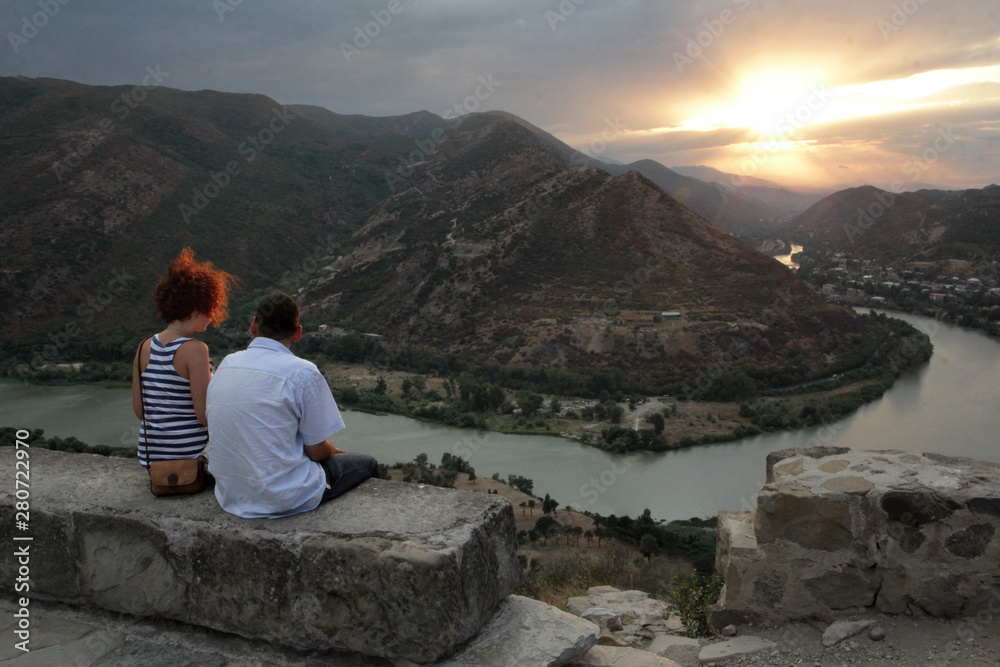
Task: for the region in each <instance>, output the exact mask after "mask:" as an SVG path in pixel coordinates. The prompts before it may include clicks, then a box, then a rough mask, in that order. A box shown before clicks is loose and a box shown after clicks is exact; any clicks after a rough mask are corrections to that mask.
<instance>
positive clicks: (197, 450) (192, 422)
mask: <svg viewBox="0 0 1000 667" xmlns="http://www.w3.org/2000/svg"><path fill="white" fill-rule="evenodd" d="M188 340H191V339H190V338H178V339H177V340H175V341H173V342H171V343H168V344H167V345H160V341H159V340H158V339H157V337H156V336H153V337H152V338H151V339H150V348H149V365H147V366H146V370H144V371H143V372H142V389H143V393H142V401H143V410H144V412H145V415H146V419H145V424H144V425H143V427H142V428H141V429H140V430H139V460H140V461H141V462H142V465H143V466H144V467H145V465H146V446H147V444H148V447H149V460H150V461H161V460H164V459H196V458H198V457H199V456H200V455H201V453H202V452H203V451H204V449H205V445H206V444H207V443H208V429H207V428H205V427H204V426H203V425H202V423H201V422H200V421H198V417H196V416H195V413H194V403H193V402H192V401H191V382H190V381H189V380H187V379H186V378H182V377H181V376H180V375H178V374H177V371H176V370H174V353H175V352H177V348H179V347H180V346H181V344H182V343H184V342H185V341H188Z"/></svg>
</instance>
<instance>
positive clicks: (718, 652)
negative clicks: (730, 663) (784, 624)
mask: <svg viewBox="0 0 1000 667" xmlns="http://www.w3.org/2000/svg"><path fill="white" fill-rule="evenodd" d="M776 647H777V644H775V643H774V642H769V641H766V640H764V639H761V638H759V637H751V636H746V637H734V638H733V639H727V640H726V641H724V642H719V643H718V644H709V645H708V646H704V647H702V649H701V651H699V653H698V660H699V661H700V662H701V664H703V665H711V664H714V663H716V662H722V661H723V660H728V659H729V658H733V657H736V656H740V655H750V654H752V653H760V652H762V651H768V650H770V649H773V648H776Z"/></svg>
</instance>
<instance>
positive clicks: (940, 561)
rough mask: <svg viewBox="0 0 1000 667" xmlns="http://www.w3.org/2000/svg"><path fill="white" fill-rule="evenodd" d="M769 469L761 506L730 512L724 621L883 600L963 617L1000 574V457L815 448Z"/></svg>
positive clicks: (889, 608)
mask: <svg viewBox="0 0 1000 667" xmlns="http://www.w3.org/2000/svg"><path fill="white" fill-rule="evenodd" d="M767 468H768V483H767V484H766V485H765V486H764V488H763V490H762V491H761V493H760V494H759V496H758V504H757V508H756V510H755V511H753V512H750V513H727V512H723V513H720V516H719V524H718V525H719V529H718V530H719V532H718V539H717V550H716V567H717V569H718V570H719V572H720V573H721V574H722V576H723V578H724V580H725V586H724V588H723V594H722V596H721V597H720V600H719V603H718V604H717V605H715V606H713V607H712V608H710V611H709V621H710V623H711V625H712V627H713V628H716V629H718V628H719V627H721V626H722V625H724V624H726V623H727V622H739V619H747V620H751V619H758V620H761V619H764V620H769V621H785V620H792V619H799V618H806V617H809V616H816V615H824V614H829V613H831V612H837V611H841V610H851V609H855V608H863V607H870V606H872V605H873V604H874V605H875V606H877V608H878V609H879V610H881V611H885V612H891V613H901V612H903V611H906V610H908V609H913V608H918V609H921V610H924V611H925V612H927V613H928V614H931V615H934V616H946V617H947V616H954V615H958V614H962V613H969V612H970V611H971V610H973V609H974V608H975V606H976V604H978V603H979V601H981V600H984V599H988V595H989V592H990V591H991V589H992V586H993V585H994V582H995V581H997V580H1000V465H998V464H993V463H986V462H982V461H974V460H972V459H965V458H954V457H947V456H940V455H933V454H925V455H923V456H920V455H916V454H910V453H904V452H895V451H881V452H866V451H857V450H849V449H845V448H814V449H812V450H786V451H783V452H776V453H774V454H771V455H768V461H767Z"/></svg>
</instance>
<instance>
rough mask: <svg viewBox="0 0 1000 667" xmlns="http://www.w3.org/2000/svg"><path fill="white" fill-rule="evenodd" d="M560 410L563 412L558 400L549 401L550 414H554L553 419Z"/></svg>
mask: <svg viewBox="0 0 1000 667" xmlns="http://www.w3.org/2000/svg"><path fill="white" fill-rule="evenodd" d="M560 410H562V403H560V402H559V399H558V398H553V399H552V400H550V401H549V412H550V413H552V416H553V417H554V416H556V415H558V414H559V411H560Z"/></svg>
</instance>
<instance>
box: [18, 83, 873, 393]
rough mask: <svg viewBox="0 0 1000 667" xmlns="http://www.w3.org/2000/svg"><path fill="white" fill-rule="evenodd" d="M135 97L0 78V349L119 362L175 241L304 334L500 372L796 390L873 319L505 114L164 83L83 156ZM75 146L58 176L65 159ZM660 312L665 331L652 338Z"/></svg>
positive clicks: (144, 320)
mask: <svg viewBox="0 0 1000 667" xmlns="http://www.w3.org/2000/svg"><path fill="white" fill-rule="evenodd" d="M128 92H129V88H127V87H89V86H81V85H79V84H74V83H70V82H62V81H54V80H34V79H9V78H8V79H0V146H2V147H3V149H4V150H3V151H0V156H2V157H0V166H2V167H3V169H2V170H0V202H2V204H0V206H2V209H0V239H2V240H3V242H4V245H5V248H6V249H9V251H8V252H5V253H4V255H3V258H2V259H0V272H2V273H0V311H2V312H3V313H4V314H5V316H6V318H5V320H4V326H3V335H2V338H3V340H4V341H5V344H6V345H7V346H8V349H17V348H16V347H12V346H16V345H17V343H18V341H20V340H25V341H33V342H37V341H39V340H40V339H41V340H42V341H44V340H45V337H46V335H48V334H51V335H53V336H55V340H57V341H60V342H62V341H63V339H67V340H70V341H76V342H80V341H87V340H91V339H92V340H93V341H95V343H94V344H95V345H100V346H103V347H101V348H100V349H101V350H102V352H101V354H107V355H108V357H109V358H118V357H120V356H121V355H126V356H127V353H128V352H129V350H126V349H125V348H130V347H131V346H132V338H131V337H133V336H135V335H137V334H138V333H140V332H148V331H149V330H150V329H151V328H152V327H154V326H157V324H158V323H157V318H156V316H155V313H154V311H153V306H152V299H151V297H150V290H151V289H152V287H153V285H155V282H156V278H157V277H158V276H159V275H161V274H162V273H163V271H164V269H165V267H166V264H167V262H168V261H169V259H170V258H172V257H173V256H174V255H176V253H177V252H178V251H179V250H180V248H181V247H183V246H184V245H192V246H193V247H194V248H195V250H196V253H197V255H198V256H199V257H203V258H207V259H211V260H212V261H213V262H215V263H216V264H217V265H218V266H220V267H222V268H224V269H226V270H228V271H230V272H232V273H235V274H236V275H238V276H239V277H240V278H241V279H242V285H243V292H242V293H241V296H240V297H239V298H240V299H252V298H255V297H254V295H255V294H258V293H259V290H266V289H271V288H273V287H275V286H280V287H281V288H283V289H286V290H287V291H289V292H291V293H293V294H295V295H296V298H297V299H298V300H299V301H300V302H301V304H302V306H303V310H304V313H305V318H306V321H307V322H310V323H314V324H319V323H327V324H337V325H341V326H348V327H351V328H355V329H359V330H361V331H369V332H375V333H379V334H380V335H382V336H383V339H384V340H385V341H386V343H387V344H389V345H395V346H401V347H403V348H409V349H415V350H425V351H427V352H429V353H434V354H441V355H457V356H460V357H461V358H464V359H468V360H478V361H479V362H481V363H491V364H498V365H501V366H503V367H510V368H523V369H538V368H545V367H558V368H563V369H567V370H573V371H576V372H581V373H587V374H590V373H594V372H598V371H601V370H602V369H603V370H606V371H607V372H618V373H621V372H623V369H627V371H628V372H629V373H634V374H638V375H644V376H647V377H649V378H655V379H656V381H663V382H667V381H668V380H669V381H674V382H677V381H680V380H681V379H683V378H686V377H687V376H689V375H690V374H691V373H694V372H695V369H698V368H707V367H708V366H710V365H712V364H714V363H724V364H726V365H735V366H740V367H742V366H754V367H758V368H759V367H769V368H773V369H779V370H777V371H776V372H780V373H786V374H787V373H791V374H792V375H795V374H801V373H804V372H807V370H806V369H809V368H812V369H814V370H815V369H817V368H822V367H825V365H826V364H827V363H828V362H827V361H826V359H827V355H828V354H832V352H833V350H836V349H840V348H839V347H838V346H840V344H841V343H842V342H843V340H844V339H845V337H850V336H851V335H852V334H857V333H863V331H864V328H865V326H866V325H865V324H864V323H863V321H862V320H860V319H859V318H858V317H857V316H856V315H855V314H854V313H853V312H851V311H849V310H846V309H843V308H840V307H837V306H833V305H830V304H827V303H825V302H824V301H823V300H822V299H821V298H819V297H818V296H817V295H815V294H814V293H813V292H812V291H811V290H809V289H808V288H807V287H806V286H805V285H803V284H802V283H801V282H800V281H799V280H798V279H797V278H796V277H795V276H794V274H792V273H791V272H789V271H788V270H787V269H786V268H785V267H783V266H782V265H780V264H779V263H778V262H776V261H774V260H772V259H770V258H768V257H765V256H763V255H761V254H760V253H758V252H756V251H755V250H753V249H752V248H750V247H748V246H746V245H745V244H743V243H742V242H740V241H739V240H737V239H735V238H733V237H732V236H730V235H727V234H725V233H723V232H722V231H720V230H718V229H717V228H715V227H714V226H713V225H711V224H710V223H709V222H707V221H706V220H704V219H703V218H701V217H700V216H698V215H697V214H696V213H694V212H692V211H691V210H690V209H688V208H686V207H685V206H684V205H682V204H681V203H679V202H678V201H677V200H675V199H674V198H672V197H671V196H669V195H668V194H665V193H664V192H663V191H662V190H661V189H660V187H658V186H657V185H656V184H655V183H654V182H652V181H651V180H650V179H648V178H646V177H645V176H643V175H641V174H640V173H636V171H635V170H629V171H628V172H626V173H623V174H621V175H619V176H613V175H611V174H609V173H607V172H606V170H601V169H595V168H591V167H588V166H583V165H581V164H580V160H581V159H582V158H581V157H580V154H579V153H578V152H577V151H574V150H573V149H571V148H569V147H567V146H566V145H565V144H562V143H561V142H558V140H555V139H554V138H552V137H551V135H548V136H545V135H544V134H540V133H539V131H537V128H535V129H532V127H533V126H531V125H530V123H526V122H525V121H523V120H520V119H515V118H513V117H511V116H509V114H503V113H498V112H490V113H481V114H470V115H468V116H462V117H459V118H456V119H443V118H440V117H438V116H435V115H434V114H430V113H428V112H416V113H413V114H406V115H402V116H396V117H391V118H369V117H364V116H345V115H340V114H335V113H333V112H329V111H327V110H325V109H321V108H318V107H308V106H288V107H283V106H282V105H279V104H277V103H276V102H274V101H273V100H271V99H269V98H266V97H264V96H260V95H233V94H226V93H217V92H214V91H201V92H196V93H188V92H182V91H177V90H172V89H168V88H157V89H155V90H152V91H150V92H149V94H148V98H147V100H146V101H145V102H144V103H142V104H139V105H137V106H136V108H135V109H134V110H132V112H131V114H130V116H129V117H128V119H126V120H124V121H121V122H120V123H117V124H115V126H114V128H113V131H112V132H110V133H106V136H104V137H103V138H102V139H101V140H100V141H96V142H95V141H94V139H95V138H96V137H97V135H95V128H98V130H97V131H98V132H100V129H99V128H100V127H101V123H102V122H103V119H104V118H106V117H108V116H109V115H111V114H110V111H109V109H110V107H111V105H112V104H113V102H114V100H115V99H117V98H119V97H120V96H121V95H122V94H127V93H128ZM90 143H92V144H93V145H90V147H89V150H87V154H86V155H82V154H81V155H78V158H79V159H78V160H73V162H75V163H76V166H74V167H73V168H72V169H71V170H70V171H69V172H68V173H65V174H62V178H57V177H56V175H55V174H54V173H53V168H52V165H53V164H54V163H55V162H56V161H60V160H65V159H66V151H67V148H66V146H67V145H68V146H70V147H76V149H81V150H80V152H81V153H82V152H83V150H82V147H84V146H87V145H89V144H90ZM649 166H650V168H654V169H655V165H649ZM664 169H665V168H664ZM664 176H665V177H669V174H664ZM678 178H686V177H680V176H678ZM678 183H683V181H678ZM706 187H710V186H706ZM112 286H113V288H112ZM240 308H243V306H239V307H238V308H237V310H239V309H240ZM244 310H245V308H244ZM664 310H670V311H678V312H681V313H682V320H681V321H680V322H678V323H675V324H665V325H662V326H660V325H656V324H655V323H653V322H652V317H653V315H654V314H658V313H660V312H661V311H664ZM241 312H243V311H241ZM232 326H233V327H236V328H238V329H241V328H242V327H243V326H245V325H244V323H242V322H235V323H233V325H232ZM52 332H55V333H54V334H53V333H52ZM74 344H75V343H74ZM60 349H61V348H60ZM790 351H794V354H791V355H790ZM790 364H791V366H789V365H790ZM786 366H789V369H792V367H794V369H792V370H787V371H780V369H783V368H785V367H786Z"/></svg>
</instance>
